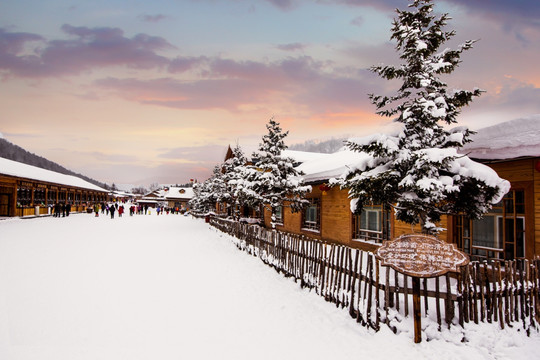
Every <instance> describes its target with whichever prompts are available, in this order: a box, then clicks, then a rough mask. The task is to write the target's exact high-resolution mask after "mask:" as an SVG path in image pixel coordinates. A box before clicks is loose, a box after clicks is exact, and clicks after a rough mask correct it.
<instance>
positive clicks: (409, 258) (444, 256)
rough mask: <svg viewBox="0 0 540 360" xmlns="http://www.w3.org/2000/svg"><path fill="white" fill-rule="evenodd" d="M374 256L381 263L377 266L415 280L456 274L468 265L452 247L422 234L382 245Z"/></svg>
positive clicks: (410, 235) (459, 252)
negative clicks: (390, 269) (416, 278)
mask: <svg viewBox="0 0 540 360" xmlns="http://www.w3.org/2000/svg"><path fill="white" fill-rule="evenodd" d="M375 256H376V257H377V258H378V259H379V260H381V265H383V266H390V267H392V268H393V269H394V270H396V271H398V272H400V273H403V274H405V275H409V276H414V277H419V278H430V277H437V276H441V275H444V274H446V273H447V272H458V271H459V268H460V267H461V266H464V265H467V264H468V263H469V257H468V256H467V255H466V254H465V253H463V252H462V251H459V250H458V249H456V247H455V245H454V244H449V243H446V242H444V241H442V240H439V239H437V238H436V237H434V236H428V235H422V234H408V235H402V236H400V237H398V238H397V239H396V240H393V241H385V242H383V245H382V246H381V247H380V248H379V249H377V251H376V252H375Z"/></svg>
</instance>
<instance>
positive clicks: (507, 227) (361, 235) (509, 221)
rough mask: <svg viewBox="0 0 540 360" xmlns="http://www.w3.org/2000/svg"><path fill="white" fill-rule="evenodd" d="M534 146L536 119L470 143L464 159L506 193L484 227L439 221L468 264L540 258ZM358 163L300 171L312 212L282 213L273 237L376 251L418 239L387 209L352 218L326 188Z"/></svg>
mask: <svg viewBox="0 0 540 360" xmlns="http://www.w3.org/2000/svg"><path fill="white" fill-rule="evenodd" d="M525 120H527V119H525ZM509 139H510V140H509ZM524 139H525V140H524ZM539 139H540V119H536V118H534V119H532V120H530V121H523V119H522V121H517V123H516V121H514V122H508V123H503V124H501V125H498V126H495V127H490V128H486V129H481V130H479V132H478V134H477V135H476V136H475V138H474V141H473V143H471V144H469V145H468V146H467V147H465V148H464V149H463V152H464V153H466V154H468V155H469V157H471V158H473V159H474V160H476V161H478V162H481V163H484V164H485V165H487V166H489V167H491V168H492V169H494V170H495V171H496V172H497V174H498V175H499V176H500V177H501V178H503V179H506V180H508V181H509V182H510V183H511V190H510V191H509V192H508V193H507V194H506V196H505V197H504V199H503V200H502V201H501V202H500V203H499V204H496V205H495V206H493V209H492V210H491V211H490V212H489V213H487V214H485V216H484V217H483V219H481V220H470V219H469V218H467V216H466V215H465V214H464V215H462V216H448V217H443V218H442V220H441V223H440V224H438V225H439V226H440V227H442V228H445V229H446V231H443V232H442V233H440V234H439V238H441V239H443V240H445V241H448V242H453V243H455V244H457V246H458V247H459V248H460V249H461V250H463V251H465V252H466V253H468V254H469V255H471V257H472V258H473V259H482V258H491V259H499V260H505V259H506V260H511V259H519V258H528V259H532V258H534V257H535V256H539V255H540V140H539ZM497 141H500V143H498V142H497ZM358 156H360V155H359V154H358V153H354V152H350V151H341V152H338V153H334V154H330V155H324V156H321V157H320V158H319V159H315V160H309V161H306V162H304V163H303V164H302V165H300V167H299V169H300V170H302V171H304V173H305V175H304V180H305V181H306V183H307V184H310V185H312V192H311V193H310V194H308V196H307V198H308V199H309V200H310V202H311V204H310V206H308V207H307V208H306V209H305V210H304V211H303V212H301V213H292V212H291V211H290V208H288V207H287V206H284V207H282V208H281V209H280V210H278V213H277V214H275V215H276V217H277V218H278V225H277V229H279V230H284V231H288V232H292V233H295V234H304V235H307V236H310V237H314V238H317V239H321V240H325V241H328V242H334V243H341V244H345V245H348V246H351V247H356V248H361V249H365V250H374V249H376V248H377V247H378V246H380V244H382V241H384V240H391V239H393V238H396V237H398V236H400V235H402V234H406V233H411V232H419V231H420V228H419V227H415V228H412V227H411V225H408V224H405V223H402V222H399V221H397V220H395V219H394V217H393V214H392V211H391V209H385V208H383V207H382V206H380V205H377V204H375V205H373V206H368V207H365V208H364V210H363V211H362V213H361V214H359V215H355V214H353V213H352V212H351V210H350V200H349V199H348V191H347V189H340V188H339V187H330V186H328V181H329V179H331V178H336V177H339V176H340V175H341V174H342V173H343V172H344V171H345V170H346V168H347V166H348V165H350V164H353V163H354V159H355V157H356V158H357V157H358ZM270 216H271V214H270V213H269V211H268V210H266V211H265V214H264V222H265V225H266V226H270Z"/></svg>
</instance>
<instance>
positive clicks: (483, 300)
mask: <svg viewBox="0 0 540 360" xmlns="http://www.w3.org/2000/svg"><path fill="white" fill-rule="evenodd" d="M210 223H211V225H213V226H214V227H216V228H217V229H219V230H221V231H223V232H225V233H227V234H229V235H232V236H233V237H234V238H235V240H234V241H235V243H236V245H237V247H238V248H239V249H241V250H245V251H247V252H248V253H250V254H252V255H254V256H257V257H259V258H260V259H261V260H262V261H263V262H265V263H266V264H268V265H270V266H272V267H274V268H275V269H276V270H277V271H278V272H280V273H283V274H284V275H285V276H291V277H294V279H295V281H300V285H301V286H302V287H308V288H310V289H313V290H314V291H315V292H316V293H317V294H318V295H320V296H322V297H324V298H325V300H326V301H329V302H332V303H334V304H335V305H336V306H337V307H340V306H341V307H342V308H347V309H348V311H349V314H350V315H351V317H353V318H354V319H356V321H357V322H358V323H360V324H362V325H364V326H367V327H370V328H373V329H375V330H376V331H378V330H379V329H380V326H381V324H386V325H387V326H388V327H389V328H390V329H392V330H393V331H394V332H397V331H399V330H400V329H401V326H400V324H401V323H402V321H403V320H404V317H408V315H409V314H412V279H411V277H409V276H407V275H403V274H400V273H398V272H396V271H394V270H393V269H391V268H387V267H382V266H380V265H379V261H378V260H377V259H376V258H375V256H374V255H373V253H370V252H366V251H362V250H359V249H353V248H350V247H348V246H343V245H338V244H331V243H326V242H324V241H320V240H317V239H312V238H309V237H306V236H303V235H296V234H290V233H286V232H281V231H276V230H268V229H265V228H263V227H260V226H253V225H249V224H242V223H239V222H236V221H232V220H227V219H222V218H218V217H212V218H211V219H210ZM539 266H540V259H535V260H534V261H530V262H529V261H528V260H516V261H505V262H504V263H501V262H490V261H484V262H471V263H470V264H469V265H467V266H464V267H462V271H461V273H458V274H446V275H443V276H440V277H436V278H430V279H422V280H421V296H422V298H423V301H422V304H423V312H422V313H423V315H424V316H425V317H428V318H430V319H431V320H433V321H436V323H437V325H438V330H439V331H440V330H441V327H442V326H443V325H444V326H447V327H448V328H450V326H451V325H458V324H459V325H461V326H462V327H463V326H464V323H469V322H474V323H479V322H484V323H485V322H487V323H494V324H495V323H496V324H499V326H500V327H501V328H504V327H505V326H509V327H514V326H522V327H523V329H524V330H525V331H526V332H527V334H530V331H531V330H533V329H534V330H537V331H538V330H539V323H540V293H539V284H540V273H539V271H538V269H539Z"/></svg>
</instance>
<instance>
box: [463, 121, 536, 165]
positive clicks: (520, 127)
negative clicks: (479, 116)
mask: <svg viewBox="0 0 540 360" xmlns="http://www.w3.org/2000/svg"><path fill="white" fill-rule="evenodd" d="M471 139H472V140H473V142H472V143H469V144H466V145H465V146H464V147H463V149H462V150H461V153H463V154H467V155H468V156H469V157H471V158H474V159H512V158H519V157H524V156H540V114H536V115H531V116H529V117H525V118H521V119H515V120H511V121H507V122H503V123H500V124H497V125H493V126H489V127H486V128H483V129H479V130H478V131H477V134H475V135H472V137H471Z"/></svg>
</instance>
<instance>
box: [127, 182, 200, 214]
mask: <svg viewBox="0 0 540 360" xmlns="http://www.w3.org/2000/svg"><path fill="white" fill-rule="evenodd" d="M193 195H194V193H193V188H191V187H177V186H167V187H164V188H162V189H159V190H155V191H152V192H151V193H149V194H146V195H144V196H143V197H142V198H140V199H139V200H137V202H138V203H141V204H148V206H150V207H156V206H158V205H159V206H165V207H168V208H171V209H173V208H176V207H178V209H180V210H189V201H190V200H191V199H192V198H193Z"/></svg>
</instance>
